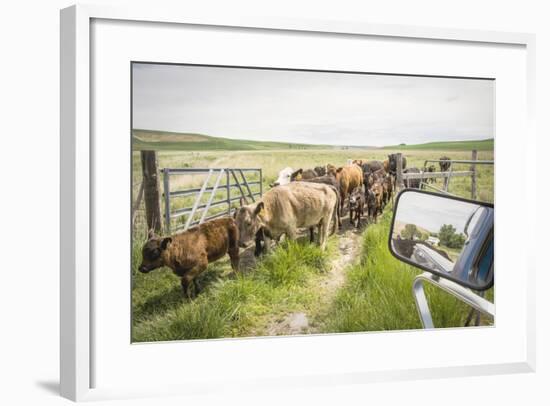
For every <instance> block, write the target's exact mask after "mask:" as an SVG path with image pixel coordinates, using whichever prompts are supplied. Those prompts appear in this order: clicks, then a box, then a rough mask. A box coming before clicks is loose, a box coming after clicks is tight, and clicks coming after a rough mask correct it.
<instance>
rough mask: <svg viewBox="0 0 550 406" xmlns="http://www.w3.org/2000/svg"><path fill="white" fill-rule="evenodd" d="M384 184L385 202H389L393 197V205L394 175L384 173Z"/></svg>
mask: <svg viewBox="0 0 550 406" xmlns="http://www.w3.org/2000/svg"><path fill="white" fill-rule="evenodd" d="M382 186H383V187H384V200H385V202H384V204H387V203H388V202H389V201H390V199H391V203H392V205H393V189H394V187H393V177H392V176H391V175H390V174H389V173H388V174H386V175H384V178H383V179H382Z"/></svg>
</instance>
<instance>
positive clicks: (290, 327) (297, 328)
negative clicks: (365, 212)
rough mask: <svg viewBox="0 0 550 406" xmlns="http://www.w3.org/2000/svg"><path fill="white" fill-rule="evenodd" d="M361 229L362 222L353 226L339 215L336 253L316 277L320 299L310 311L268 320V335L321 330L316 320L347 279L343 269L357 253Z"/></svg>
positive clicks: (353, 261) (347, 219) (363, 225)
mask: <svg viewBox="0 0 550 406" xmlns="http://www.w3.org/2000/svg"><path fill="white" fill-rule="evenodd" d="M364 230H365V223H364V222H363V224H362V226H361V227H360V228H355V227H353V226H352V225H351V224H350V223H349V218H345V219H342V228H341V229H340V230H339V231H338V233H337V238H338V255H337V256H336V257H335V258H334V259H333V260H332V261H331V264H330V269H329V271H328V272H327V273H326V274H325V275H323V276H322V277H321V279H320V281H319V285H318V289H319V290H320V292H321V295H320V296H321V298H322V300H321V303H319V304H318V306H317V307H316V308H315V309H314V311H313V312H296V313H289V314H287V315H284V316H282V317H281V316H279V317H277V318H275V319H273V320H271V321H270V322H269V324H268V326H267V329H266V333H267V335H270V336H276V335H292V334H311V333H318V332H321V331H320V328H321V325H320V324H319V323H318V322H317V320H319V319H322V317H320V316H322V315H324V314H326V312H328V310H329V309H330V306H331V304H332V301H333V299H334V297H335V296H336V293H337V292H338V289H339V288H340V287H341V286H342V285H343V284H344V282H345V281H346V270H347V269H348V267H349V266H350V265H352V264H353V263H355V261H356V259H357V258H358V257H359V251H360V247H361V234H362V232H363V231H364Z"/></svg>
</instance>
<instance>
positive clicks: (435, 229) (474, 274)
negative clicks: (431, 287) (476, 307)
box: [388, 189, 494, 291]
mask: <svg viewBox="0 0 550 406" xmlns="http://www.w3.org/2000/svg"><path fill="white" fill-rule="evenodd" d="M493 228H494V206H493V205H492V204H491V203H485V202H478V201H474V200H468V199H462V198H459V197H455V196H451V195H444V194H439V193H433V192H427V191H423V190H418V189H404V190H403V191H401V192H400V193H399V195H398V196H397V199H396V202H395V206H394V211H393V218H392V223H391V228H390V235H389V239H388V244H389V249H390V252H391V253H392V255H393V256H394V257H396V258H397V259H398V260H400V261H402V262H405V263H407V264H409V265H412V266H415V267H417V268H420V269H422V270H424V271H427V272H430V273H432V274H434V275H438V276H441V277H442V278H446V279H449V280H451V281H453V282H456V283H458V284H460V285H461V286H464V287H467V288H470V289H474V290H477V291H483V290H486V289H489V288H490V287H492V286H493V281H494V273H493V262H494V241H493Z"/></svg>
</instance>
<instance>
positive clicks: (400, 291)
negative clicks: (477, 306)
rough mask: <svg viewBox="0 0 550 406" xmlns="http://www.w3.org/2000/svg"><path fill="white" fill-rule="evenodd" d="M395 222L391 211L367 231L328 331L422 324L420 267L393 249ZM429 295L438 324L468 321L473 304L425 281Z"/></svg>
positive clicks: (329, 316)
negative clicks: (417, 298)
mask: <svg viewBox="0 0 550 406" xmlns="http://www.w3.org/2000/svg"><path fill="white" fill-rule="evenodd" d="M390 222H391V212H389V211H388V212H386V213H385V214H384V215H383V216H382V218H381V221H380V222H379V223H378V224H376V225H373V226H370V227H369V228H367V230H366V232H365V233H364V236H363V245H362V254H361V260H360V262H359V263H358V264H357V265H354V266H352V267H351V268H350V269H349V271H348V273H347V281H346V283H345V285H344V286H343V288H342V289H341V290H340V291H339V292H338V294H337V296H336V298H335V300H334V302H333V305H332V308H331V309H330V311H329V312H328V314H327V317H326V319H325V321H324V323H323V330H324V331H325V332H358V331H383V330H406V329H418V328H422V325H421V322H420V319H419V317H418V313H417V310H416V306H415V302H414V297H413V294H412V290H411V289H412V283H413V280H414V277H415V276H416V275H417V274H418V270H417V269H416V268H414V267H411V266H409V265H407V264H405V263H403V262H400V261H398V260H397V259H395V258H394V257H393V256H392V254H391V253H390V251H389V249H388V232H389V227H390ZM426 295H427V297H428V302H429V305H430V309H431V311H432V318H433V321H434V325H435V327H460V326H463V325H464V322H465V319H466V317H467V315H468V312H469V310H470V308H469V307H468V306H466V305H465V304H463V303H462V302H460V301H458V300H456V299H455V298H453V297H451V296H449V295H448V294H446V293H444V292H442V291H440V290H437V289H435V288H433V287H431V286H428V287H426ZM484 322H485V323H488V321H487V320H484Z"/></svg>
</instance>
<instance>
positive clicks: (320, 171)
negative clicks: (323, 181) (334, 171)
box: [313, 166, 327, 176]
mask: <svg viewBox="0 0 550 406" xmlns="http://www.w3.org/2000/svg"><path fill="white" fill-rule="evenodd" d="M313 170H314V171H315V173H316V174H317V176H325V175H326V174H327V168H326V167H324V166H316V167H315V168H314V169H313Z"/></svg>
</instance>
